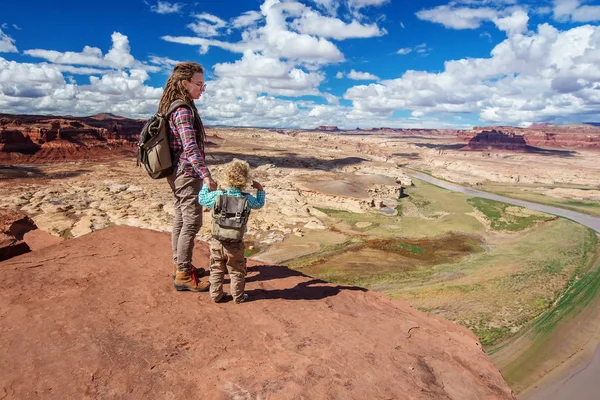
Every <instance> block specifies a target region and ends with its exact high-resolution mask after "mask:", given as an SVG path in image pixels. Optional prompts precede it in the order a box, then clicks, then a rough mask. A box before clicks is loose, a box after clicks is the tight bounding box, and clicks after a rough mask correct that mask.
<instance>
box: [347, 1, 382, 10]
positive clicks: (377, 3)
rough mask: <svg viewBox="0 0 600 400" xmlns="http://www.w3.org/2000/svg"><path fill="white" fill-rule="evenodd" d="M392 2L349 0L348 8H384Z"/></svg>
mask: <svg viewBox="0 0 600 400" xmlns="http://www.w3.org/2000/svg"><path fill="white" fill-rule="evenodd" d="M390 1H391V0H348V6H349V7H351V8H356V9H359V8H363V7H367V6H382V5H384V4H386V3H389V2H390Z"/></svg>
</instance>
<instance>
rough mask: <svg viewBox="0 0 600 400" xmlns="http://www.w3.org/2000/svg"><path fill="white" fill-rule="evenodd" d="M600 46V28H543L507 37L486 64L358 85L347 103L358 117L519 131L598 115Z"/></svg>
mask: <svg viewBox="0 0 600 400" xmlns="http://www.w3.org/2000/svg"><path fill="white" fill-rule="evenodd" d="M508 32H515V31H514V30H508ZM599 44H600V27H594V26H589V25H586V26H580V27H576V28H573V29H570V30H567V31H559V30H557V29H556V28H554V27H552V26H550V25H548V24H542V25H540V26H539V27H538V31H537V32H536V33H529V34H522V33H513V34H509V36H508V38H507V39H506V40H504V41H503V42H501V43H499V44H498V45H497V46H496V47H494V49H493V50H492V52H491V56H490V57H489V58H469V59H461V60H455V61H448V62H446V63H445V68H444V71H443V72H441V73H428V72H425V71H407V72H406V73H405V74H404V75H403V76H402V77H400V78H398V79H393V80H387V81H382V82H381V83H379V84H370V85H360V86H354V87H352V88H350V89H348V90H347V91H346V93H345V94H344V96H343V97H344V98H345V99H347V100H351V101H352V102H353V112H352V115H354V116H364V115H369V114H371V115H381V114H385V113H390V114H391V113H392V112H394V111H395V110H408V111H411V112H414V111H417V112H419V113H424V114H431V113H469V114H475V115H478V116H479V117H480V118H481V119H482V120H483V121H487V122H491V123H514V124H519V123H521V122H523V121H547V120H560V119H570V120H573V119H581V118H589V115H590V114H591V115H596V116H600V113H599V112H598V110H597V107H596V104H597V103H596V102H597V101H598V100H600V95H599V94H598V88H597V82H598V81H600V70H598V68H596V67H595V65H596V63H597V62H598V61H599V60H600V52H599V51H598V45H599ZM584 115H588V116H587V117H583V116H584Z"/></svg>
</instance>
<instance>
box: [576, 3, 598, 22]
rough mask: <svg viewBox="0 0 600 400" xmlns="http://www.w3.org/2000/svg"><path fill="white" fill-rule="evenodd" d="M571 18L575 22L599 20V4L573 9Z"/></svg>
mask: <svg viewBox="0 0 600 400" xmlns="http://www.w3.org/2000/svg"><path fill="white" fill-rule="evenodd" d="M571 19H572V20H573V21H575V22H592V21H600V6H581V7H579V8H577V9H576V10H575V11H573V14H572V15H571Z"/></svg>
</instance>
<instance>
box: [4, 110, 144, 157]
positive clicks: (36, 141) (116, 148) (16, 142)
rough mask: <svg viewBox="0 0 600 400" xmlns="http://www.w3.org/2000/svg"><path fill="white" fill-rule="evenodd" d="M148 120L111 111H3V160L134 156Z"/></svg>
mask: <svg viewBox="0 0 600 400" xmlns="http://www.w3.org/2000/svg"><path fill="white" fill-rule="evenodd" d="M144 123H145V121H142V120H132V119H128V118H123V117H118V116H115V115H111V114H98V115H95V116H91V117H55V116H40V115H10V114H0V163H3V164H13V163H36V162H54V161H73V160H97V159H106V158H113V157H122V156H124V155H133V154H135V151H136V146H135V145H136V143H137V139H138V137H139V133H140V131H141V130H142V128H143V126H144Z"/></svg>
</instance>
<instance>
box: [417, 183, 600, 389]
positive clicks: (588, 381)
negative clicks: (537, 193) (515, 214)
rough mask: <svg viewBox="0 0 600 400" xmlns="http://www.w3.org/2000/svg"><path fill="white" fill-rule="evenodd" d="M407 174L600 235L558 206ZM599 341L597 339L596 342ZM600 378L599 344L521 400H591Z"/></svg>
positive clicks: (586, 218) (599, 222)
mask: <svg viewBox="0 0 600 400" xmlns="http://www.w3.org/2000/svg"><path fill="white" fill-rule="evenodd" d="M406 174H407V175H409V176H411V177H413V178H417V179H419V180H422V181H425V182H428V183H431V184H433V185H436V186H439V187H441V188H444V189H447V190H452V191H455V192H460V193H464V194H466V195H468V196H473V197H481V198H484V199H490V200H496V201H501V202H504V203H508V204H514V205H516V206H521V207H526V208H529V209H531V210H536V211H541V212H545V213H548V214H553V215H557V216H560V217H564V218H568V219H570V220H572V221H575V222H578V223H580V224H582V225H585V226H587V227H589V228H591V229H593V230H595V231H596V232H600V218H598V217H593V216H590V215H586V214H582V213H578V212H576V211H571V210H565V209H562V208H558V207H552V206H547V205H543V204H538V203H532V202H529V201H524V200H517V199H512V198H510V197H504V196H499V195H497V194H493V193H487V192H482V191H480V190H476V189H473V188H470V187H465V186H460V185H457V184H454V183H450V182H446V181H442V180H439V179H436V178H433V177H431V176H429V175H426V174H423V173H420V172H416V171H407V172H406ZM596 340H598V339H596ZM599 375H600V344H598V345H597V347H596V351H595V355H594V357H593V359H592V360H588V361H587V362H584V363H583V364H577V365H573V366H572V367H571V368H569V369H568V370H567V371H565V372H563V373H562V374H560V375H558V376H555V377H554V378H553V379H551V380H550V381H548V380H543V381H544V382H543V383H540V385H539V386H536V388H535V389H532V390H528V391H526V392H527V393H524V394H523V395H522V396H521V395H520V396H519V399H527V400H549V399H552V400H571V399H577V400H592V399H594V400H595V399H598V398H600V395H599V394H598V383H597V382H598V376H599Z"/></svg>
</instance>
